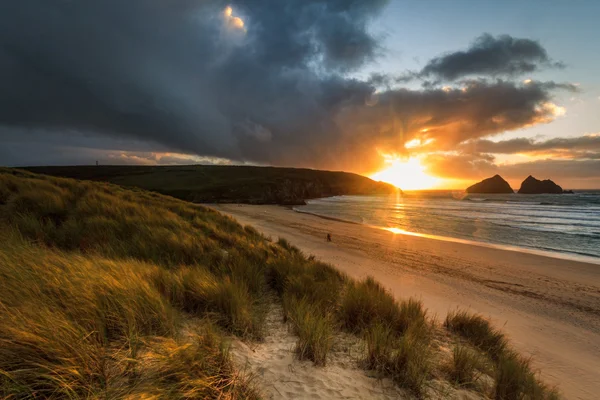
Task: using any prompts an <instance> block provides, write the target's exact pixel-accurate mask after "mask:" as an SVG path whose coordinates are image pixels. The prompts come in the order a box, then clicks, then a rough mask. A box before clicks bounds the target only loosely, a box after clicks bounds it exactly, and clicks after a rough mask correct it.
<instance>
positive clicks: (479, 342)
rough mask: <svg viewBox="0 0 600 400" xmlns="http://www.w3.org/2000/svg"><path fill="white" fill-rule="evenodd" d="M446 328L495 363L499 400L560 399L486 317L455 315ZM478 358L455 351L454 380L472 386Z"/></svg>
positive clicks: (455, 313) (494, 391)
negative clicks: (469, 383) (470, 383)
mask: <svg viewBox="0 0 600 400" xmlns="http://www.w3.org/2000/svg"><path fill="white" fill-rule="evenodd" d="M444 325H445V326H446V328H447V329H448V330H449V331H451V332H454V333H456V334H458V335H460V336H462V337H463V338H465V339H466V340H467V341H468V342H469V343H471V344H472V345H473V346H475V347H476V348H479V349H480V350H481V351H482V352H483V353H484V354H485V355H487V356H488V357H489V359H490V361H492V364H493V375H494V376H493V378H494V381H495V382H494V388H493V397H494V398H495V399H496V400H519V399H531V400H535V399H540V400H541V399H558V398H559V395H558V392H557V390H556V389H554V388H549V387H548V386H546V385H545V384H543V383H542V382H541V381H540V380H539V379H538V377H537V374H536V373H535V372H534V371H533V370H532V368H531V365H530V362H529V360H528V359H526V358H524V357H522V356H520V355H518V354H517V353H516V352H515V351H514V350H513V349H511V348H510V346H509V344H508V340H507V339H506V337H505V336H504V334H503V333H502V332H500V331H498V330H497V329H495V328H494V327H493V326H492V325H491V323H490V322H489V321H488V320H486V319H485V318H483V317H482V316H480V315H476V314H469V313H467V312H466V311H456V312H451V313H448V316H447V317H446V321H445V322H444ZM475 357H477V356H476V354H473V353H468V352H467V351H466V350H465V349H463V350H461V351H459V352H458V353H457V350H456V349H455V351H454V361H453V362H454V368H453V371H452V374H453V378H454V379H456V380H458V381H459V382H460V381H461V380H462V381H463V383H468V380H471V382H472V381H473V380H472V379H471V378H470V377H471V376H472V373H473V372H472V371H473V370H474V369H475V368H476V363H477V362H478V361H477V360H476V358H475ZM465 378H468V379H465Z"/></svg>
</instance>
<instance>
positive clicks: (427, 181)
mask: <svg viewBox="0 0 600 400" xmlns="http://www.w3.org/2000/svg"><path fill="white" fill-rule="evenodd" d="M386 163H388V164H390V166H389V167H388V168H386V169H384V170H381V171H379V172H377V173H375V174H373V175H371V179H373V180H376V181H382V182H387V183H391V184H392V185H394V186H397V187H399V188H400V189H404V190H421V189H432V188H434V187H436V186H438V185H439V184H440V183H441V180H440V179H438V178H435V177H433V176H431V175H428V174H427V173H426V172H425V167H424V166H423V165H421V162H420V160H419V159H418V158H412V157H411V158H409V159H407V160H402V159H399V158H390V159H388V160H386Z"/></svg>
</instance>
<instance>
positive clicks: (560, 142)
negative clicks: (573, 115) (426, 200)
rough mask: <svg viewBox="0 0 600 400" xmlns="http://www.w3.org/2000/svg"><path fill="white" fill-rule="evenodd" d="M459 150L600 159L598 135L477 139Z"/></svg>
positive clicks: (599, 139)
mask: <svg viewBox="0 0 600 400" xmlns="http://www.w3.org/2000/svg"><path fill="white" fill-rule="evenodd" d="M459 149H460V150H461V151H462V152H465V153H493V154H529V155H532V156H542V157H551V158H563V159H600V135H599V134H590V135H584V136H578V137H568V138H560V137H559V138H553V139H548V140H543V141H539V140H534V139H531V138H515V139H510V140H502V141H499V142H494V141H491V140H487V139H479V140H473V141H468V142H466V143H462V144H461V145H460V146H459Z"/></svg>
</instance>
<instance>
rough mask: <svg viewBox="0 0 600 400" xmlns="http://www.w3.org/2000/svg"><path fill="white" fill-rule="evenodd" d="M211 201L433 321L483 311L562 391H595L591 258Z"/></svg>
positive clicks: (598, 319) (594, 268) (597, 312)
mask: <svg viewBox="0 0 600 400" xmlns="http://www.w3.org/2000/svg"><path fill="white" fill-rule="evenodd" d="M213 207H214V208H215V209H217V210H219V211H221V212H224V213H226V214H229V215H231V216H233V217H234V218H236V219H237V220H238V221H239V222H240V223H242V224H250V225H252V226H254V227H255V228H257V229H258V230H259V231H261V232H262V233H263V234H265V235H267V236H271V237H272V238H273V239H277V238H278V237H280V236H281V237H285V238H286V239H288V240H290V242H291V243H293V244H294V245H296V246H297V247H299V248H300V249H302V250H303V251H304V252H306V253H308V254H314V255H315V256H317V257H318V258H319V259H321V260H323V261H325V262H329V263H331V264H333V265H335V266H336V267H337V268H339V269H340V270H342V271H344V272H346V273H347V274H348V275H350V276H352V277H355V278H363V277H365V276H368V275H371V276H373V277H375V278H376V279H377V280H379V281H380V282H381V283H383V284H384V285H385V286H386V287H387V288H388V289H389V290H390V291H391V292H392V293H393V294H394V295H395V296H397V297H398V298H408V297H416V298H419V299H421V300H422V301H423V302H424V304H425V306H426V307H427V308H428V309H429V311H430V313H432V314H436V315H437V316H438V318H439V319H440V320H441V319H443V318H444V317H445V315H446V313H447V312H448V311H449V310H453V309H455V308H456V307H461V308H467V309H470V310H471V311H474V312H478V313H481V314H483V315H485V316H487V317H490V318H491V319H492V320H493V321H494V322H495V323H496V324H497V325H498V326H501V327H502V328H503V330H504V331H505V332H506V333H507V334H508V336H509V337H510V339H511V341H512V343H513V345H514V346H515V347H516V348H517V349H518V350H519V351H521V352H522V353H523V354H527V355H531V356H533V359H534V365H535V366H536V367H537V368H539V369H541V370H542V378H543V379H544V380H545V381H546V382H548V383H550V384H553V385H554V384H555V385H558V386H559V388H560V390H561V391H562V393H563V394H564V397H565V398H567V399H597V398H600V265H595V264H588V263H584V262H577V261H569V260H563V259H557V258H550V257H545V256H541V255H536V254H528V253H521V252H515V251H509V250H502V249H496V248H489V247H483V246H477V245H472V244H464V243H455V242H449V241H442V240H436V239H430V238H423V237H416V236H410V235H403V234H394V233H392V232H388V231H384V230H380V229H376V228H371V227H367V226H364V225H358V224H350V223H345V222H341V221H335V220H329V219H323V218H319V217H316V216H313V215H309V214H302V213H297V212H294V211H292V210H290V209H289V208H284V207H278V206H250V205H215V206H213ZM327 233H331V235H332V237H333V242H332V243H327V242H326V240H325V237H326V234H327ZM599 245H600V244H599Z"/></svg>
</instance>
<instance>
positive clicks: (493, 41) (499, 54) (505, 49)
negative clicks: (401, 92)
mask: <svg viewBox="0 0 600 400" xmlns="http://www.w3.org/2000/svg"><path fill="white" fill-rule="evenodd" d="M548 67H554V68H562V67H564V65H563V64H562V63H560V62H555V61H553V60H552V59H551V58H550V57H549V56H548V53H547V52H546V49H544V48H543V47H542V45H541V44H540V43H539V42H537V41H535V40H530V39H521V38H514V37H512V36H510V35H500V36H496V37H494V36H492V35H490V34H483V35H481V36H480V37H478V38H477V39H476V40H475V41H474V42H473V44H472V45H471V46H470V47H469V48H468V49H467V50H465V51H457V52H453V53H448V54H445V55H443V56H440V57H436V58H434V59H432V60H431V61H429V62H428V63H427V65H425V67H424V68H423V69H422V70H421V71H420V72H419V73H418V74H416V75H417V76H418V77H421V78H432V79H437V80H444V81H455V80H457V79H461V78H464V77H467V76H474V75H475V76H481V75H486V76H511V77H512V76H518V75H522V74H529V73H532V72H536V71H538V70H540V69H543V68H548Z"/></svg>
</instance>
